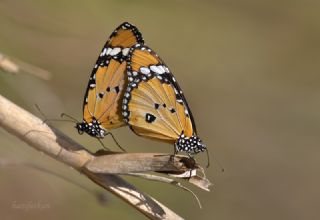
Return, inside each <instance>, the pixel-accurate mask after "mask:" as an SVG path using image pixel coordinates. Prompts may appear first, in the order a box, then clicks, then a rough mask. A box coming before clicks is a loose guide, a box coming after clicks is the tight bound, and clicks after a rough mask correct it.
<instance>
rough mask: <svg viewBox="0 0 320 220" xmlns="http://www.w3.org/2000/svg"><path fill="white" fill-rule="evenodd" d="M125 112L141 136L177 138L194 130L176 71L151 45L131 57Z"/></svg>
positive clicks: (132, 51) (133, 49)
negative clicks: (170, 67) (175, 76)
mask: <svg viewBox="0 0 320 220" xmlns="http://www.w3.org/2000/svg"><path fill="white" fill-rule="evenodd" d="M127 74H128V79H129V83H128V88H127V92H126V93H125V95H124V99H123V106H122V108H123V116H124V117H125V120H126V121H127V123H128V124H129V125H130V126H131V128H132V130H133V131H134V132H135V133H137V134H138V135H140V136H144V137H149V138H153V139H157V140H161V141H166V142H172V143H173V142H175V141H176V140H177V139H178V138H179V136H180V135H181V134H182V133H184V134H185V135H187V136H190V137H191V136H192V135H193V134H194V132H195V131H194V129H193V127H194V126H193V122H192V118H191V117H190V113H189V112H190V110H189V108H188V105H187V103H186V101H185V99H184V97H183V95H182V92H181V89H180V87H179V86H178V85H177V83H176V81H175V79H174V77H173V75H172V74H171V72H170V71H169V69H168V68H167V66H166V65H165V64H164V63H163V61H162V60H161V59H160V58H159V57H158V56H157V55H156V54H155V53H154V52H153V51H152V50H151V49H150V48H148V47H146V46H137V47H135V48H132V49H131V51H130V58H129V60H128V72H127Z"/></svg>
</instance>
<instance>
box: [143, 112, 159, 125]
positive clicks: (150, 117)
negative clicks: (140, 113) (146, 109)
mask: <svg viewBox="0 0 320 220" xmlns="http://www.w3.org/2000/svg"><path fill="white" fill-rule="evenodd" d="M156 118H157V117H156V116H154V115H153V114H150V113H147V114H146V122H148V123H152V122H154V121H155V120H156Z"/></svg>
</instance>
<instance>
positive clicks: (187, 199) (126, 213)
mask: <svg viewBox="0 0 320 220" xmlns="http://www.w3.org/2000/svg"><path fill="white" fill-rule="evenodd" d="M319 9H320V2H319V1H311V0H310V1H308V0H306V1H298V0H297V1H295V0H293V1H290V0H278V1H266V0H265V1H253V0H244V1H239V0H226V1H225V0H224V1H222V0H217V1H188V2H186V1H181V0H180V1H179V0H174V1H145V0H139V1H128V0H127V1H125V0H122V1H116V0H114V1H103V0H95V1H84V0H83V1H79V0H78V1H48V0H47V1H42V0H29V1H17V0H1V1H0V30H1V31H0V52H2V53H5V54H7V55H9V56H11V57H13V58H18V59H21V60H24V61H26V62H29V63H31V64H33V65H37V66H39V67H41V68H44V69H46V70H48V71H50V72H51V73H52V79H51V80H50V81H43V80H40V79H37V78H35V77H32V76H30V75H8V74H6V73H4V72H0V93H1V94H2V95H4V96H6V97H8V98H9V99H11V100H13V101H14V102H16V103H18V104H19V105H21V106H22V107H24V108H26V109H28V110H29V111H32V112H33V113H34V114H38V115H39V113H38V112H37V111H36V110H35V108H34V107H33V106H34V104H35V103H37V104H38V105H39V106H40V107H41V109H42V111H43V112H45V113H46V115H48V117H51V118H58V117H59V115H60V113H61V112H65V113H68V114H70V115H73V116H75V117H76V118H78V119H79V120H80V119H81V114H82V100H83V95H84V91H85V87H86V85H87V81H88V77H89V74H90V72H91V69H92V67H93V65H94V62H95V61H96V58H97V56H98V54H99V52H100V50H101V48H102V46H103V44H104V43H105V41H106V39H107V38H108V36H109V35H110V33H111V32H112V31H113V29H114V28H116V27H117V26H118V25H119V24H120V23H122V22H123V21H129V22H131V23H133V24H135V25H136V26H137V27H138V28H139V29H140V30H141V32H142V33H143V36H144V38H145V41H146V43H147V44H148V45H149V46H151V47H152V48H153V49H155V50H156V51H157V52H158V54H160V56H161V57H162V58H163V59H164V60H165V61H166V63H167V64H168V66H169V67H170V68H171V70H172V71H173V73H174V74H175V76H176V78H177V79H178V81H179V83H180V85H181V87H182V88H183V90H184V93H185V94H186V97H187V99H188V102H189V104H190V106H191V108H192V111H193V114H194V116H195V119H196V123H197V127H198V132H199V135H200V136H201V137H202V139H203V140H204V141H205V142H206V144H207V146H208V148H209V150H210V154H211V158H213V157H214V158H216V159H217V160H218V161H219V162H220V163H221V164H222V165H223V167H224V168H225V172H224V173H221V172H220V168H219V167H218V165H217V163H216V162H214V161H213V162H212V165H211V167H210V168H209V169H208V170H207V175H208V177H209V179H210V180H211V181H212V182H213V183H214V186H213V187H212V188H211V189H212V191H211V192H210V193H207V192H204V191H201V190H199V189H196V188H193V187H192V186H190V187H191V188H192V189H193V190H194V191H195V192H196V193H197V194H198V196H199V197H200V199H201V201H202V203H203V209H202V210H200V209H199V208H198V206H197V203H196V201H195V200H194V199H193V197H192V196H191V195H190V194H188V193H186V192H185V191H182V190H179V189H176V188H174V187H172V186H167V185H165V184H161V183H154V182H146V181H143V180H139V179H134V178H127V179H128V180H129V181H131V182H133V183H134V184H136V185H137V187H139V188H140V189H143V190H144V191H146V192H147V193H149V194H151V195H152V196H154V197H155V198H157V199H158V200H160V201H161V202H163V203H164V204H166V205H168V206H169V207H171V208H172V209H173V210H175V211H176V212H178V213H179V214H180V215H182V216H183V217H185V218H187V219H246V220H249V219H250V220H251V219H286V220H289V219H290V220H291V219H318V218H319V214H320V213H319V212H320V211H319V210H320V205H319V201H320V190H319V185H320V174H319V165H320V150H319V143H320V137H319V131H320V89H319V86H320V74H319V70H320V53H319V48H320V42H319V39H320V28H319V27H320V14H319ZM54 125H55V126H56V127H58V128H59V129H61V130H63V131H65V132H66V133H67V134H69V135H70V136H71V137H72V138H74V139H76V140H78V141H79V142H80V143H82V144H83V145H85V146H88V148H90V149H91V150H96V149H98V148H99V147H100V146H99V143H98V142H97V141H96V140H94V139H92V138H90V137H88V136H87V135H83V136H80V135H78V133H77V131H76V130H75V129H74V128H73V126H74V125H73V124H70V123H54ZM114 134H115V135H116V137H117V138H118V140H119V142H121V144H122V146H124V147H125V148H126V149H127V150H129V151H131V152H141V151H147V152H172V146H170V145H166V144H161V143H156V142H153V141H150V140H147V139H143V138H140V137H137V136H135V135H134V134H133V133H132V132H131V131H130V130H129V129H128V128H121V129H119V130H115V131H114ZM0 140H1V142H0V158H1V159H6V160H11V161H30V162H32V163H34V164H37V165H38V166H40V167H43V168H46V169H48V170H50V171H53V172H56V173H59V174H60V175H62V176H65V177H68V178H70V179H73V180H74V181H75V182H77V183H79V184H81V185H82V186H85V187H87V188H88V189H89V190H91V191H98V192H101V191H102V190H101V189H99V187H97V186H96V185H94V184H93V183H91V182H90V181H89V180H87V179H86V178H85V177H83V176H81V175H79V174H78V173H77V172H75V171H74V170H71V169H69V168H68V167H66V166H64V165H62V164H60V163H58V162H56V161H54V160H53V159H51V158H49V157H47V156H45V155H42V154H40V153H38V152H36V151H35V150H33V149H32V148H30V147H28V146H26V144H24V143H22V142H21V141H19V140H17V139H16V138H15V137H13V136H11V135H9V134H7V133H6V132H5V131H3V130H0ZM104 143H105V144H106V145H108V146H110V147H111V148H113V149H117V148H116V147H115V145H114V143H113V142H112V140H111V139H110V138H105V140H104ZM197 159H198V161H200V162H201V163H202V164H205V163H206V159H205V155H204V154H203V155H199V156H197ZM28 203H31V204H34V205H36V204H39V207H36V208H31V209H28V210H27V209H23V208H21V204H22V205H23V204H28ZM0 218H1V219H70V218H71V219H89V218H90V219H91V218H94V219H143V218H144V217H143V216H142V215H141V214H140V213H138V212H137V211H135V210H133V209H132V208H130V207H129V206H128V205H126V204H125V203H123V202H122V201H120V200H119V199H117V198H115V197H114V196H112V195H109V194H108V195H107V202H106V204H105V205H101V204H100V203H99V202H97V200H96V198H94V197H93V196H92V195H91V194H89V193H88V192H87V191H85V190H83V189H82V188H79V187H76V186H75V185H73V184H70V183H69V182H66V181H64V180H63V179H61V178H57V177H55V176H53V175H50V174H48V173H43V172H39V171H37V170H35V169H30V168H27V167H24V166H22V165H21V166H2V167H1V169H0Z"/></svg>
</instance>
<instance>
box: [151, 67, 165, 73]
mask: <svg viewBox="0 0 320 220" xmlns="http://www.w3.org/2000/svg"><path fill="white" fill-rule="evenodd" d="M150 69H151V70H152V71H153V72H155V73H158V74H162V73H164V72H163V71H162V69H160V68H159V66H150Z"/></svg>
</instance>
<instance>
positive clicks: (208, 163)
mask: <svg viewBox="0 0 320 220" xmlns="http://www.w3.org/2000/svg"><path fill="white" fill-rule="evenodd" d="M206 153H207V161H208V162H207V168H208V167H209V166H210V155H209V151H208V148H206Z"/></svg>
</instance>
